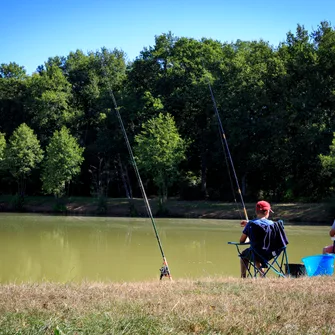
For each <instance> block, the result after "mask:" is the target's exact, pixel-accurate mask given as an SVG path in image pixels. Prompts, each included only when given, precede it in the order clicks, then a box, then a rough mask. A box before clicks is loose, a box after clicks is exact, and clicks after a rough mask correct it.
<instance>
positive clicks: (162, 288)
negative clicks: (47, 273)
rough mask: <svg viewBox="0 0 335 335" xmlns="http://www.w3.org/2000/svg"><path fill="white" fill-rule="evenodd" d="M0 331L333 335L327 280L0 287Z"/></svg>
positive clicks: (332, 296) (332, 288) (332, 292)
mask: <svg viewBox="0 0 335 335" xmlns="http://www.w3.org/2000/svg"><path fill="white" fill-rule="evenodd" d="M0 297H1V298H0V334H22V335H23V334H334V333H335V325H334V315H333V314H334V313H333V307H334V305H335V281H334V278H333V277H313V278H308V277H304V278H296V279H292V278H290V279H280V278H274V279H270V278H266V279H257V280H252V279H246V280H241V279H236V278H216V279H210V278H208V279H201V280H198V281H191V280H176V281H171V282H170V281H168V280H165V281H164V280H163V281H161V282H159V281H155V282H144V283H110V284H104V283H82V284H53V283H43V284H21V285H16V284H8V285H2V286H0Z"/></svg>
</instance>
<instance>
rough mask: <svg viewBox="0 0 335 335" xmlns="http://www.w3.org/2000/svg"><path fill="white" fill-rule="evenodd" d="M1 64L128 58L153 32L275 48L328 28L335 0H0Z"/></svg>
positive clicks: (31, 68) (334, 12)
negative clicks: (104, 53) (101, 54)
mask: <svg viewBox="0 0 335 335" xmlns="http://www.w3.org/2000/svg"><path fill="white" fill-rule="evenodd" d="M0 5H1V7H0V8H1V9H2V15H1V20H0V32H1V33H0V63H9V62H16V63H18V64H19V65H22V66H24V67H25V68H26V70H27V72H28V74H31V73H32V72H33V71H35V70H36V68H37V66H38V65H41V64H44V62H45V61H47V59H48V58H49V57H54V56H67V55H68V54H69V53H70V52H71V51H75V50H77V49H81V50H82V51H83V52H85V53H87V52H88V51H96V50H99V49H100V48H101V47H103V46H105V47H106V48H108V49H111V50H112V49H114V48H117V49H121V50H123V51H124V52H125V53H126V54H127V57H128V60H134V59H135V58H136V57H137V56H138V55H139V53H140V51H141V50H143V48H144V47H149V46H153V45H154V43H155V35H160V34H162V33H167V32H169V31H171V32H172V33H173V34H174V35H175V36H178V37H192V38H195V39H200V38H202V37H207V38H213V39H216V40H219V41H221V42H232V41H236V40H237V39H241V40H259V39H261V38H262V39H264V40H266V41H269V42H270V43H271V44H272V45H274V46H277V45H278V44H279V43H280V42H283V41H284V40H285V39H286V33H287V32H289V31H290V30H291V31H292V32H294V31H295V29H296V26H297V24H298V23H299V24H302V25H304V26H305V28H306V29H307V30H308V31H309V32H311V31H312V30H314V29H316V28H317V27H318V25H319V24H320V22H321V21H323V20H326V21H330V22H331V24H332V25H333V26H335V18H334V16H335V0H319V1H311V0H290V1H289V0H253V1H250V0H249V1H248V0H229V1H227V0H207V1H206V0H201V1H199V0H192V1H191V0H179V1H176V0H170V1H157V0H155V1H154V0H142V1H140V0H80V1H79V0H58V1H54V0H43V1H42V0H29V1H24V0H11V1H6V0H0Z"/></svg>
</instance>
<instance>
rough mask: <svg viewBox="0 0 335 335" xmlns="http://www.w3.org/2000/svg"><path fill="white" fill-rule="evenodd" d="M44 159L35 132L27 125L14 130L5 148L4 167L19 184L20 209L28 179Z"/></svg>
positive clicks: (23, 124)
mask: <svg viewBox="0 0 335 335" xmlns="http://www.w3.org/2000/svg"><path fill="white" fill-rule="evenodd" d="M42 159H43V150H42V149H41V147H40V142H39V140H38V139H37V136H36V135H35V134H34V131H33V130H32V129H31V128H29V127H28V126H27V125H26V124H25V123H22V124H21V125H20V126H19V127H18V128H17V129H15V130H14V132H13V134H12V136H11V137H10V138H9V141H8V145H7V146H6V148H5V160H4V167H5V169H7V170H9V172H10V173H11V175H12V176H13V177H14V178H15V179H16V182H17V184H18V201H19V202H18V207H19V208H21V207H22V205H23V200H24V194H25V186H26V178H27V177H28V176H29V175H30V173H31V172H32V170H33V169H35V168H36V167H37V165H38V164H39V163H40V162H41V161H42Z"/></svg>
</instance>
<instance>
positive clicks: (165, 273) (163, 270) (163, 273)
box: [110, 90, 172, 280]
mask: <svg viewBox="0 0 335 335" xmlns="http://www.w3.org/2000/svg"><path fill="white" fill-rule="evenodd" d="M110 94H111V97H112V100H113V104H114V109H115V112H116V116H117V118H118V120H119V123H120V126H121V130H122V133H123V136H124V139H125V141H126V145H127V148H128V151H129V155H130V158H131V161H132V164H133V167H134V170H135V174H136V177H137V180H138V183H139V185H140V189H141V193H142V196H143V199H144V203H145V207H146V210H147V213H148V215H149V217H150V219H151V223H152V226H153V228H154V232H155V236H156V239H157V242H158V246H159V250H160V252H161V255H162V257H163V266H162V267H161V268H160V270H159V271H160V278H159V279H160V280H161V279H162V278H163V277H169V279H170V280H172V276H171V273H170V269H169V265H168V262H167V260H166V257H165V254H164V251H163V247H162V243H161V240H160V238H159V235H158V231H157V228H156V224H155V220H154V217H153V215H152V212H151V208H150V205H149V201H148V198H147V195H146V193H145V189H144V186H143V183H142V179H141V176H140V173H139V171H138V168H137V164H136V161H135V157H134V155H133V151H132V149H131V146H130V143H129V140H128V136H127V133H126V129H125V127H124V125H123V121H122V118H121V114H120V111H119V107H118V106H117V103H116V100H115V97H114V94H113V91H112V90H110Z"/></svg>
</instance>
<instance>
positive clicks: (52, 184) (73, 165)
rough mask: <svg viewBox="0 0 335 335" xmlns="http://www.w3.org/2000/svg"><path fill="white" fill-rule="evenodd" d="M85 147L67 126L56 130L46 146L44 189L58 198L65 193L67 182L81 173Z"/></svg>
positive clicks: (42, 177)
mask: <svg viewBox="0 0 335 335" xmlns="http://www.w3.org/2000/svg"><path fill="white" fill-rule="evenodd" d="M83 152H84V148H81V147H80V146H79V145H78V143H77V140H76V139H75V138H74V137H73V136H72V135H71V134H70V133H69V130H68V129H67V128H66V127H62V129H61V130H60V131H58V130H56V131H55V132H54V134H53V136H52V138H51V140H50V143H49V144H48V146H47V148H46V157H45V160H44V163H43V171H42V176H41V180H42V183H43V185H42V189H43V190H44V191H45V192H46V193H47V194H53V195H54V196H55V197H56V198H59V197H61V196H62V195H64V193H65V186H66V184H68V183H70V182H71V180H72V179H73V177H74V176H76V175H77V174H79V172H80V166H81V163H82V162H83V161H84V158H83V156H82V154H83Z"/></svg>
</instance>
